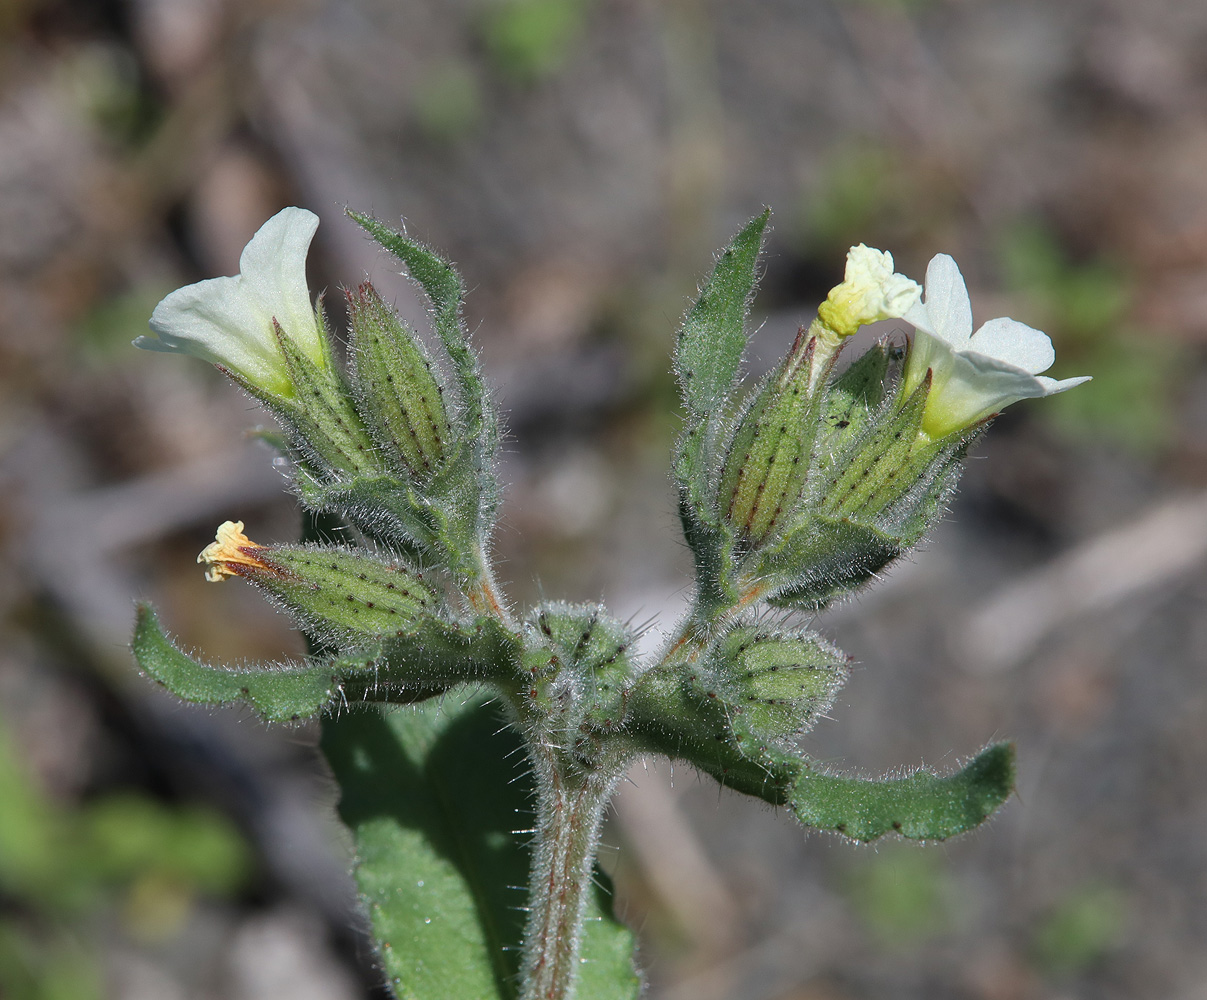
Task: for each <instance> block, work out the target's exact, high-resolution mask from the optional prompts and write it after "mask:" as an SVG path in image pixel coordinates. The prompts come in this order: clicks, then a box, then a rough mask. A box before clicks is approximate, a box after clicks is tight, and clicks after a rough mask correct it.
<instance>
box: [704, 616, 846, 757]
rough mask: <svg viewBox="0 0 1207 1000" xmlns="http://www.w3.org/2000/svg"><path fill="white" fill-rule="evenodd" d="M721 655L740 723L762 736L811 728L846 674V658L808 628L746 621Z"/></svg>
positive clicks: (722, 644) (724, 643) (775, 736)
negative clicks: (789, 629)
mask: <svg viewBox="0 0 1207 1000" xmlns="http://www.w3.org/2000/svg"><path fill="white" fill-rule="evenodd" d="M717 660H718V663H719V670H720V672H723V673H725V674H728V675H729V677H730V678H732V681H733V683H734V691H735V693H736V701H737V704H736V706H735V707H736V708H737V709H740V710H741V717H742V721H741V725H740V728H742V729H744V730H745V731H747V732H748V733H750V734H751V735H757V736H759V737H760V738H763V739H781V738H784V737H788V736H792V735H794V734H797V733H801V732H804V731H805V730H807V729H808V728H809V727H810V726H811V725H812V721H813V719H814V717H815V716H816V715H817V714H818V713H820V712H824V711H825V710H826V708H827V707H828V706H829V704H830V700H831V699H832V698H833V696H834V693H835V692H836V691H837V690H838V689H839V688H840V687H841V686H842V684H843V682H844V681H845V680H846V677H847V658H846V657H845V656H844V655H843V654H842V653H841V652H839V651H838V650H837V649H836V648H834V647H833V646H831V645H830V644H829V643H826V642H825V641H823V640H822V639H821V638H820V637H818V636H816V635H813V634H812V633H809V632H802V633H798V634H792V633H775V632H771V633H768V632H767V631H765V630H762V629H759V628H757V627H755V626H741V627H739V628H736V629H734V630H733V631H732V632H730V633H729V634H728V635H727V636H725V638H724V639H722V640H721V642H720V643H719V644H718V647H717ZM735 725H737V721H736V720H735Z"/></svg>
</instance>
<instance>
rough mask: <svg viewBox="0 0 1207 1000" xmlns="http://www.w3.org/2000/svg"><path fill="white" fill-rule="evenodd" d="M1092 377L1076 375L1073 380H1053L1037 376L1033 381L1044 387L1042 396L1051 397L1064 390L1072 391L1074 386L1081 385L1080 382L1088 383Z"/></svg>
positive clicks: (1044, 376)
mask: <svg viewBox="0 0 1207 1000" xmlns="http://www.w3.org/2000/svg"><path fill="white" fill-rule="evenodd" d="M1092 378H1093V376H1092V375H1077V376H1074V377H1073V378H1062V379H1059V380H1058V379H1054V378H1048V377H1047V376H1046V375H1037V376H1036V378H1035V381H1037V382H1039V383H1040V385H1042V386H1043V387H1044V395H1045V396H1051V395H1054V394H1055V393H1058V392H1064V391H1065V390H1066V389H1072V388H1073V386H1075V385H1081V383H1082V382H1088V381H1090V379H1092Z"/></svg>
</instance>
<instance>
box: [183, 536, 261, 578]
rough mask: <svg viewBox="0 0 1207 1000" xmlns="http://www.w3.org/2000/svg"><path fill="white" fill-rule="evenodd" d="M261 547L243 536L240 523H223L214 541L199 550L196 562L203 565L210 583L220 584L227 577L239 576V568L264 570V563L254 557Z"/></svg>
mask: <svg viewBox="0 0 1207 1000" xmlns="http://www.w3.org/2000/svg"><path fill="white" fill-rule="evenodd" d="M263 547H264V546H263V545H260V544H258V543H256V542H253V541H252V540H251V539H250V538H248V537H247V536H246V535H245V534H243V522H242V521H223V522H222V523H221V524H220V525H218V530H217V532H215V534H214V541H212V542H210V543H209V545H207V546H206V547H205V548H204V549H202V550H201V553H200V554H199V555H198V556H197V561H198V562H199V563H204V565H205V578H206V579H207V580H209V582H210V583H221V582H222V581H223V580H226V579H228V578H229V577H232V576H241V575H242V574H241V573H240V572H239V570H238V568H237V567H239V566H246V567H248V568H251V569H264V568H265V566H264V563H263V562H262V561H261V560H259V559H257V558H256V557H255V555H254V553H255V550H256V549H262V548H263Z"/></svg>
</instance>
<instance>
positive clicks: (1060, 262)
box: [997, 220, 1188, 453]
mask: <svg viewBox="0 0 1207 1000" xmlns="http://www.w3.org/2000/svg"><path fill="white" fill-rule="evenodd" d="M997 254H998V261H999V264H1000V266H1001V268H1002V271H1003V275H1004V278H1005V282H1006V284H1007V287H1009V288H1010V289H1011V290H1012V291H1014V292H1016V293H1017V294H1019V295H1021V296H1023V297H1025V298H1026V300H1027V310H1026V312H1025V314H1026V315H1027V317H1028V322H1029V324H1030V325H1032V326H1037V327H1039V328H1040V329H1042V330H1043V331H1044V332H1045V333H1047V334H1048V335H1049V336H1051V338H1052V340H1053V341H1054V343H1055V344H1056V356H1057V358H1058V359H1059V360H1058V365H1059V369H1058V372H1057V377H1059V376H1060V375H1061V374H1067V373H1076V374H1079V375H1080V374H1086V375H1092V376H1093V378H1094V380H1093V381H1092V382H1090V383H1088V384H1087V385H1085V386H1083V387H1081V388H1079V389H1078V391H1077V392H1069V393H1062V394H1061V395H1059V396H1056V397H1055V398H1053V399H1052V400H1051V401H1050V402H1049V405H1048V406H1046V407H1045V408H1044V411H1043V412H1044V413H1045V414H1046V415H1047V417H1048V419H1051V420H1054V421H1056V422H1057V423H1058V424H1060V425H1062V426H1063V427H1064V428H1065V429H1066V430H1068V431H1069V432H1071V433H1074V434H1078V435H1081V436H1083V437H1088V438H1096V439H1100V440H1102V439H1105V440H1107V441H1110V442H1113V443H1116V444H1120V445H1123V446H1124V447H1127V448H1129V449H1131V450H1133V451H1137V452H1141V453H1144V452H1152V451H1156V450H1159V449H1161V448H1163V447H1165V446H1167V445H1168V444H1169V443H1170V440H1171V438H1172V437H1173V434H1174V431H1175V429H1176V423H1175V419H1176V407H1175V402H1176V394H1177V382H1178V374H1179V372H1180V371H1182V370H1184V367H1185V365H1186V362H1187V360H1188V359H1187V356H1186V351H1185V348H1183V347H1182V346H1181V345H1179V344H1177V343H1175V342H1173V341H1171V340H1170V339H1168V338H1164V337H1161V336H1160V335H1159V334H1158V333H1156V332H1154V331H1151V330H1141V329H1137V328H1136V327H1135V326H1134V325H1132V324H1131V323H1130V322H1129V319H1128V313H1129V309H1130V306H1131V302H1132V287H1131V280H1130V278H1129V276H1128V275H1127V274H1126V272H1125V271H1124V270H1123V269H1122V268H1120V267H1119V266H1117V265H1116V264H1113V263H1111V262H1110V261H1108V260H1104V259H1101V258H1095V259H1090V260H1087V261H1083V262H1081V261H1079V262H1074V261H1072V260H1070V259H1069V256H1068V254H1067V253H1066V252H1065V250H1064V249H1063V248H1062V247H1061V245H1060V242H1059V240H1058V239H1057V237H1056V235H1055V233H1054V232H1053V231H1052V229H1051V227H1050V226H1047V225H1045V224H1044V223H1042V222H1039V221H1035V220H1031V221H1026V222H1021V223H1018V224H1016V225H1014V226H1011V227H1008V228H1006V229H1005V230H1003V231H1002V233H1001V234H1000V237H999V240H998V247H997ZM1020 311H1021V310H1020ZM1049 374H1051V373H1049Z"/></svg>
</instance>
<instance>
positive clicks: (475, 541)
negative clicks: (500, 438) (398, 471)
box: [294, 465, 480, 583]
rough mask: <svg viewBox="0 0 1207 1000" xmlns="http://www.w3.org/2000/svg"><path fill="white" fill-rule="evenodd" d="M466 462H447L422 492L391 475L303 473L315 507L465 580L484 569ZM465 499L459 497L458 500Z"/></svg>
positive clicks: (298, 481) (304, 494) (305, 494)
mask: <svg viewBox="0 0 1207 1000" xmlns="http://www.w3.org/2000/svg"><path fill="white" fill-rule="evenodd" d="M465 473H466V470H465V468H464V466H463V465H452V466H446V467H445V468H444V469H443V470H442V471H441V472H440V473H439V474H438V475H437V476H436V477H435V478H433V479H432V480H430V481H429V482H428V483H427V484H426V485H425V487H424V489H423V491H422V492H420V491H419V489H418V488H416V487H415V486H412V485H411V484H409V483H407V482H404V481H402V480H400V479H398V478H397V477H395V476H390V475H362V476H345V477H342V478H340V479H337V480H335V481H333V482H322V481H320V480H317V479H315V478H313V477H306V476H297V477H295V480H294V485H295V488H296V489H297V492H298V497H299V499H300V500H301V501H302V503H303V504H305V505H306V507H308V508H309V509H310V510H312V511H315V512H316V513H317V512H325V513H331V514H338V515H339V516H341V517H342V518H344V519H345V520H346V521H347V522H348V523H349V524H351V525H353V526H354V527H356V528H357V530H359V531H362V532H364V533H365V534H366V535H367V536H368V537H369V538H371V539H373V540H374V541H376V542H379V543H380V544H382V545H384V546H386V547H388V548H390V549H393V550H394V551H397V552H401V553H404V554H406V555H407V556H408V557H410V558H413V559H415V560H416V561H418V562H421V563H423V564H425V565H427V564H431V563H436V564H439V565H441V566H444V567H447V569H448V570H449V571H450V572H451V573H452V574H453V576H454V578H455V579H457V581H458V582H459V583H463V582H464V581H465V580H467V579H469V578H471V577H472V576H474V575H475V574H476V573H477V572H478V570H479V562H478V556H477V553H478V551H479V546H480V541H479V537H478V534H477V530H476V529H477V522H476V518H475V514H476V503H475V501H474V499H473V491H474V485H473V483H472V482H468V483H467V482H466V481H465V480H466V474H465ZM459 499H460V500H463V501H464V502H463V503H460V504H459V503H458V500H459Z"/></svg>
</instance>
